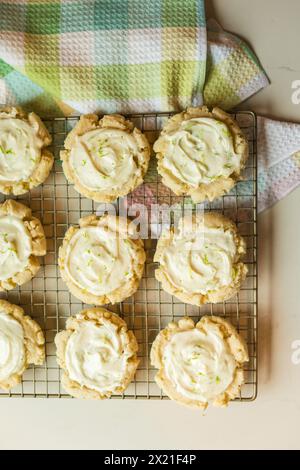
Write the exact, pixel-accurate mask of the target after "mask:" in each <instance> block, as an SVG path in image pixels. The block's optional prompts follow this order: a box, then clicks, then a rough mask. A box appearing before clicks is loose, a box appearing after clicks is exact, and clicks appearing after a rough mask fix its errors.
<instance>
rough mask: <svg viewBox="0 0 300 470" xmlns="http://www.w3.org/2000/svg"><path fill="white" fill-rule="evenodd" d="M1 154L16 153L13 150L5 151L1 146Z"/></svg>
mask: <svg viewBox="0 0 300 470" xmlns="http://www.w3.org/2000/svg"><path fill="white" fill-rule="evenodd" d="M0 152H1V153H3V155H13V154H14V152H13V151H12V150H11V149H7V150H5V149H4V147H3V146H2V145H0Z"/></svg>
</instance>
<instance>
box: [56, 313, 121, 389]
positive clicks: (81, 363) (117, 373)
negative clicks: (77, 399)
mask: <svg viewBox="0 0 300 470" xmlns="http://www.w3.org/2000/svg"><path fill="white" fill-rule="evenodd" d="M101 321H102V322H103V325H101V326H97V325H96V324H95V323H93V322H92V321H86V322H84V323H80V324H79V325H78V327H77V329H76V331H75V332H74V333H72V335H71V336H70V338H69V340H68V342H67V346H66V354H65V360H66V367H67V370H68V373H69V377H70V379H71V380H74V381H75V382H77V383H79V384H80V385H81V386H86V387H87V388H89V389H92V390H97V391H98V392H100V393H106V392H113V391H114V390H115V389H116V388H117V387H118V386H120V385H121V384H122V381H123V378H124V374H125V372H126V365H127V360H128V358H129V357H130V356H129V355H128V354H127V353H125V352H124V350H125V349H126V337H125V335H123V334H119V333H118V331H117V328H118V327H117V326H115V325H114V324H112V323H111V322H110V321H108V320H101Z"/></svg>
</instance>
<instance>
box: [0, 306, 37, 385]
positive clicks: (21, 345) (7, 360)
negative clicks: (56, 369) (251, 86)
mask: <svg viewBox="0 0 300 470" xmlns="http://www.w3.org/2000/svg"><path fill="white" fill-rule="evenodd" d="M44 345H45V338H44V335H43V332H42V330H41V328H40V326H39V325H38V324H37V323H36V322H35V321H34V320H32V318H30V317H28V316H27V315H25V314H24V310H23V309H22V308H21V307H18V306H17V305H13V304H10V303H9V302H7V301H6V300H0V388H2V389H4V390H10V389H11V388H13V387H15V386H16V385H18V384H19V383H20V382H21V379H22V374H23V372H24V371H25V369H27V368H28V366H29V364H35V365H42V364H43V362H44V360H45V346H44Z"/></svg>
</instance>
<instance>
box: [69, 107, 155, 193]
mask: <svg viewBox="0 0 300 470" xmlns="http://www.w3.org/2000/svg"><path fill="white" fill-rule="evenodd" d="M61 159H62V162H63V170H64V173H65V175H66V178H67V179H68V181H69V182H70V183H73V184H74V187H75V189H76V191H78V192H79V193H80V194H82V195H83V196H85V197H87V198H89V199H93V200H94V201H98V202H111V201H114V200H115V199H117V198H118V197H119V196H126V194H128V193H129V192H130V191H133V190H134V189H135V188H136V187H137V186H139V185H140V184H141V183H143V180H144V175H145V173H146V171H147V169H148V164H149V159H150V146H149V143H148V141H147V139H146V137H145V136H144V134H142V133H141V131H140V130H139V129H137V128H135V127H134V125H133V123H132V122H130V121H127V120H126V119H125V118H124V117H123V116H120V115H117V114H116V115H111V116H103V118H102V119H100V118H99V116H97V115H96V114H88V115H86V116H81V118H80V120H79V122H78V123H77V124H76V126H75V127H74V129H73V130H72V131H71V132H70V133H69V135H68V136H67V138H66V141H65V150H63V151H61Z"/></svg>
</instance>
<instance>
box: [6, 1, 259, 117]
mask: <svg viewBox="0 0 300 470" xmlns="http://www.w3.org/2000/svg"><path fill="white" fill-rule="evenodd" d="M205 80H206V81H205ZM205 83H206V84H205ZM267 83H268V82H267V79H266V77H265V74H264V72H263V70H262V68H261V67H260V66H259V64H258V62H257V60H256V59H255V58H254V56H253V54H252V52H251V51H250V49H249V47H248V46H246V45H245V44H244V43H242V41H240V40H237V38H235V37H233V36H231V38H230V39H229V36H226V33H222V32H220V31H219V32H214V33H209V35H208V36H207V30H206V21H205V11H204V2H203V0H184V1H183V0H85V1H76V0H52V1H49V0H10V1H8V0H7V1H3V0H0V103H5V104H19V105H22V106H23V107H24V108H25V109H30V110H34V111H36V112H38V113H39V114H41V115H60V114H70V113H72V112H80V113H86V112H95V111H97V112H100V113H101V112H105V113H111V112H121V113H128V112H154V111H155V112H159V111H176V110H179V109H183V108H185V107H187V106H189V105H199V104H202V103H203V96H204V99H205V102H206V103H207V104H209V105H210V104H220V105H223V107H224V108H226V109H228V108H230V107H232V106H234V105H236V104H237V103H238V102H240V101H242V100H244V99H245V98H247V97H248V96H250V95H251V94H253V93H255V92H256V91H258V90H259V89H260V88H262V87H263V86H265V85H266V84H267Z"/></svg>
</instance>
